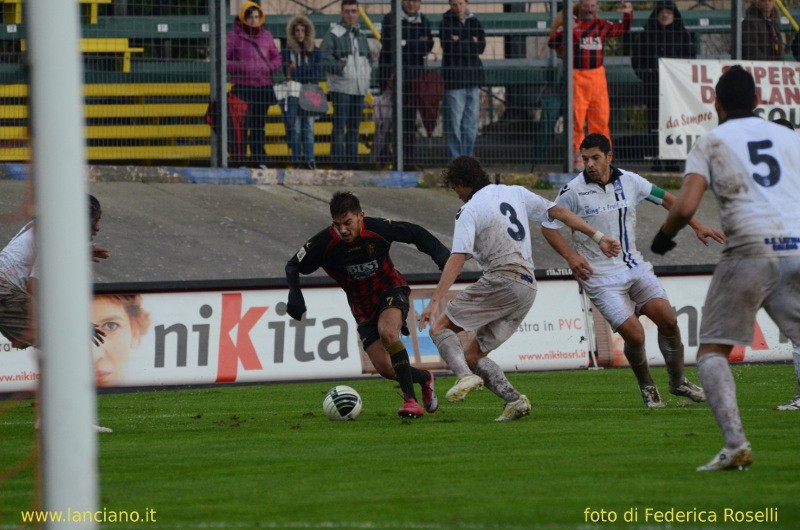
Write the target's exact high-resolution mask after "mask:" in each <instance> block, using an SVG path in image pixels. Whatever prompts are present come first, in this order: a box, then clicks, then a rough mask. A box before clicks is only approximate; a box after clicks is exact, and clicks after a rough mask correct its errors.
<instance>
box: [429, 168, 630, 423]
mask: <svg viewBox="0 0 800 530" xmlns="http://www.w3.org/2000/svg"><path fill="white" fill-rule="evenodd" d="M444 182H445V185H447V186H449V187H450V188H451V189H452V190H453V191H455V192H456V194H457V195H458V197H459V198H460V199H461V200H462V201H463V202H464V203H465V204H464V206H462V207H461V209H460V210H459V211H458V214H457V215H456V223H455V230H454V233H453V249H452V251H451V254H450V258H449V259H448V260H447V264H446V265H445V267H444V270H443V272H442V277H441V279H440V280H439V284H438V285H437V286H436V289H435V291H434V293H433V295H432V297H431V300H430V303H429V304H428V306H427V307H426V308H425V309H424V311H423V312H422V314H421V315H420V320H419V329H420V330H422V329H423V328H424V327H425V326H426V325H427V324H428V323H431V324H432V325H431V330H430V336H431V339H433V341H434V343H435V344H436V347H437V349H438V350H439V354H440V355H441V356H442V358H443V359H444V360H445V362H446V363H447V365H448V367H449V368H450V369H451V370H453V372H454V373H455V375H456V377H457V378H458V380H457V381H456V384H455V386H453V388H451V389H450V390H449V391H448V392H447V399H448V401H450V402H457V401H461V400H463V399H464V397H465V396H466V395H467V394H468V393H469V392H470V391H472V390H479V389H480V388H481V387H483V386H484V385H485V386H486V387H487V388H489V389H490V390H491V391H492V392H494V393H495V394H497V395H498V396H499V397H501V398H502V399H503V400H504V401H505V408H504V409H503V412H502V414H501V415H500V416H499V417H498V418H497V421H508V420H516V419H519V418H521V417H523V416H525V415H527V414H529V413H530V410H531V404H530V401H529V400H528V398H527V397H526V396H525V395H523V394H521V393H520V392H519V391H517V390H516V389H515V388H514V387H513V386H512V385H511V383H510V382H509V381H508V379H506V377H505V374H504V373H503V371H502V369H501V368H500V367H499V366H498V365H497V364H496V363H495V362H494V361H492V360H491V359H489V357H487V356H488V355H489V353H490V352H491V351H492V350H494V349H496V348H497V347H498V346H500V345H501V344H503V342H505V341H506V340H508V338H509V337H511V335H513V334H514V332H515V331H516V330H517V328H518V327H519V325H520V323H521V322H522V320H523V319H524V318H525V315H527V314H528V311H529V310H530V308H531V306H532V305H533V301H534V299H535V298H536V280H535V279H534V276H533V258H532V255H531V236H530V228H529V226H528V221H529V220H535V221H538V222H541V221H544V220H546V219H552V218H555V219H559V220H561V221H562V222H564V223H565V224H566V225H568V226H570V227H571V228H572V229H573V230H578V231H580V232H583V233H584V234H586V235H587V236H588V237H590V238H592V239H594V241H595V242H596V243H597V244H598V245H599V246H600V248H601V249H602V251H603V252H604V253H605V254H606V255H608V256H614V255H617V254H618V253H619V251H620V244H619V242H618V241H617V240H615V239H613V238H610V237H608V236H605V235H603V233H602V232H600V231H598V230H595V229H594V228H593V227H592V226H591V225H589V224H588V223H587V222H586V221H584V220H583V219H581V218H580V217H578V216H577V215H575V214H573V213H572V212H569V211H567V210H566V209H564V208H561V207H560V206H557V205H555V204H554V203H553V202H551V201H548V200H547V199H544V198H542V197H540V196H538V195H536V194H534V193H532V192H530V191H528V190H527V189H525V188H523V187H521V186H504V185H496V184H491V183H490V182H489V178H488V176H487V175H486V172H485V171H484V170H483V168H482V167H481V165H480V163H479V162H478V161H477V160H476V159H475V158H472V157H469V156H460V157H458V158H456V159H454V160H453V161H451V162H450V164H449V165H448V167H447V169H446V170H445V171H444ZM470 257H474V258H475V260H476V261H477V262H478V263H479V264H480V266H481V268H482V269H483V275H482V276H481V278H480V279H479V280H478V281H477V282H475V283H474V284H472V285H470V286H469V287H467V288H466V289H465V290H463V291H459V293H458V294H457V295H456V297H455V298H454V299H452V300H451V301H450V302H449V303H448V304H447V307H446V308H443V309H444V310H443V311H441V310H440V308H439V306H440V304H441V303H442V301H443V300H444V296H445V294H446V293H447V292H448V290H449V289H450V287H451V286H452V285H453V283H454V282H455V280H456V278H457V277H458V275H459V274H460V273H461V270H462V269H463V267H464V263H465V262H466V260H467V259H468V258H470ZM462 330H467V331H474V332H475V337H474V338H472V339H471V340H470V342H469V343H468V344H467V346H466V348H462V345H461V341H460V339H459V338H458V336H457V335H456V333H458V332H460V331H462Z"/></svg>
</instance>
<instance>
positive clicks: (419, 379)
mask: <svg viewBox="0 0 800 530" xmlns="http://www.w3.org/2000/svg"><path fill="white" fill-rule="evenodd" d="M410 368H411V382H413V383H414V384H417V385H421V384H422V383H427V382H428V379H430V378H431V375H430V374H429V373H428V371H427V370H420V369H419V368H415V367H414V366H411V367H410Z"/></svg>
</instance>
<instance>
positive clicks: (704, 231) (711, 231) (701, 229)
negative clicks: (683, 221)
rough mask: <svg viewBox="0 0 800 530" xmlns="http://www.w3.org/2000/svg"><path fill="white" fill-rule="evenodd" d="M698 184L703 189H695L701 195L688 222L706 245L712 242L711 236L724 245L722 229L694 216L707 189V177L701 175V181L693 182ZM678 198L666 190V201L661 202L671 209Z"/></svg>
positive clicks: (684, 204) (695, 184)
mask: <svg viewBox="0 0 800 530" xmlns="http://www.w3.org/2000/svg"><path fill="white" fill-rule="evenodd" d="M701 183H702V184H701ZM697 185H700V187H701V188H702V191H700V190H694V192H695V193H697V192H698V191H699V196H698V197H697V205H696V206H695V211H693V212H692V215H691V217H690V218H689V221H688V222H687V224H688V225H689V227H691V229H692V230H694V233H695V234H696V235H697V239H699V240H700V242H701V243H703V244H704V245H705V246H708V245H709V243H710V242H709V241H708V238H711V239H713V240H714V241H716V242H717V243H719V244H720V245H722V244H724V243H725V234H724V233H723V232H722V231H721V230H717V229H716V228H711V227H710V226H706V225H704V224H703V223H701V222H700V220H699V219H698V218H697V217H695V216H694V214H695V213H696V210H697V207H699V205H700V200H699V199H700V198H701V197H702V195H703V192H705V189H706V181H705V179H704V178H702V177H700V182H695V183H694V184H692V186H697ZM684 193H685V192H681V195H683V194H684ZM677 200H678V198H677V197H675V195H673V194H671V193H669V192H666V193H665V195H664V201H663V202H662V203H661V206H663V207H664V208H666V209H667V210H671V209H672V207H673V206H674V205H675V204H676V202H677ZM686 204H687V203H686V202H684V203H683V207H685V206H686Z"/></svg>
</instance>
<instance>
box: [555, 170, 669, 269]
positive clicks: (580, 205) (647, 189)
mask: <svg viewBox="0 0 800 530" xmlns="http://www.w3.org/2000/svg"><path fill="white" fill-rule="evenodd" d="M610 171H611V177H610V179H609V181H608V184H606V185H605V186H603V185H602V184H598V183H597V182H592V181H591V180H589V178H588V177H586V176H585V175H584V173H581V174H580V175H578V176H577V177H575V178H573V179H572V180H570V181H569V182H568V183H567V185H566V186H564V187H563V188H561V191H560V192H559V194H558V197H557V198H556V201H555V202H556V204H557V205H559V206H561V207H563V208H566V209H567V210H569V211H571V212H573V213H576V214H577V215H578V216H580V217H582V218H583V219H585V220H586V222H588V223H589V224H590V225H592V226H593V227H595V228H596V229H597V230H600V231H601V232H603V233H604V234H605V235H607V236H609V237H613V238H615V239H618V240H619V242H620V244H621V245H622V252H620V253H619V255H618V256H616V257H614V258H609V257H607V256H606V255H605V254H603V251H602V250H601V249H600V246H599V245H598V244H597V243H595V242H594V241H593V240H592V238H591V237H589V236H587V235H586V234H584V233H583V232H573V233H572V241H573V244H574V246H575V250H576V251H577V252H578V254H580V255H581V256H583V257H584V258H586V260H587V261H588V262H589V264H590V265H591V266H592V270H593V271H594V274H595V275H597V276H610V275H613V274H618V273H620V272H622V271H626V270H629V269H632V268H634V267H636V266H638V265H639V264H641V263H644V262H645V261H644V259H643V258H642V254H641V253H640V252H639V251H638V250H637V249H636V205H637V204H639V203H640V202H642V201H643V200H648V201H650V202H652V203H654V204H661V203H662V202H663V199H664V190H662V189H661V188H659V187H658V186H654V185H653V184H652V183H651V182H650V181H648V180H646V179H644V178H643V177H641V176H639V175H637V174H636V173H632V172H630V171H625V170H623V169H619V168H615V167H613V166H611V167H610ZM542 225H543V226H544V227H545V228H552V229H555V230H559V229H561V228H563V227H564V224H563V223H562V222H561V221H558V220H553V221H548V222H545V223H542Z"/></svg>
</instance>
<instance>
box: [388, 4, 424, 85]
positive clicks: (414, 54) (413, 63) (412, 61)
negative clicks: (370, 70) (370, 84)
mask: <svg viewBox="0 0 800 530" xmlns="http://www.w3.org/2000/svg"><path fill="white" fill-rule="evenodd" d="M394 16H395V14H394V12H391V13H388V14H387V15H386V16H384V17H383V21H382V22H381V27H382V30H381V31H382V35H381V40H382V42H383V47H382V48H381V56H380V59H379V64H380V69H379V71H378V75H379V76H380V77H379V79H380V87H381V91H383V90H386V88H387V87H386V82H387V81H388V80H389V78H390V77H392V74H393V73H394V70H395V64H394V47H395V42H394V35H395V31H394ZM422 37H427V39H424V40H423V39H422ZM402 39H403V81H404V84H405V85H408V86H410V85H411V79H412V77H413V76H414V74H415V73H416V72H418V71H420V70H421V69H422V67H423V66H424V65H425V56H426V55H428V53H429V52H430V51H431V49H433V35H432V34H431V24H430V22H428V18H427V17H426V16H425V15H423V14H422V13H419V14H418V16H417V17H414V18H412V19H409V17H403V24H402Z"/></svg>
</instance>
